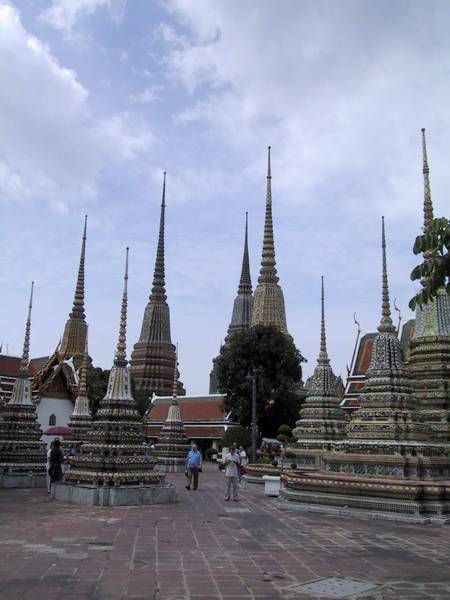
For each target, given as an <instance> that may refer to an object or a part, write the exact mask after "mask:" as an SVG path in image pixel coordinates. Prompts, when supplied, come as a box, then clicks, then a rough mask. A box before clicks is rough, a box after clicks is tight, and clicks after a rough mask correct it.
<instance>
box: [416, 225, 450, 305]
mask: <svg viewBox="0 0 450 600" xmlns="http://www.w3.org/2000/svg"><path fill="white" fill-rule="evenodd" d="M449 250H450V221H448V219H445V218H444V217H441V218H439V219H433V221H432V222H431V224H430V226H429V227H428V229H427V231H426V233H424V234H422V235H418V236H417V237H416V241H415V243H414V248H413V251H414V254H416V255H417V254H423V256H424V260H423V262H422V263H421V264H420V265H417V267H415V268H414V269H413V271H412V273H411V279H412V280H413V281H416V280H417V279H419V280H420V282H421V284H422V289H421V291H420V292H419V293H418V294H416V295H415V296H414V298H412V299H411V301H410V303H409V306H410V308H411V309H412V310H414V309H415V308H416V305H417V304H418V305H419V306H423V305H424V304H426V303H427V302H428V301H429V300H431V299H433V298H435V297H436V293H437V291H438V289H439V288H442V287H446V288H447V292H450V253H449Z"/></svg>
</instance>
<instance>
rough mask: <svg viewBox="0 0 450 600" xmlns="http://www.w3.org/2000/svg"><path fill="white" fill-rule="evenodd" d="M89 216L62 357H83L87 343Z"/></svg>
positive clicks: (63, 339) (62, 343) (61, 352)
mask: <svg viewBox="0 0 450 600" xmlns="http://www.w3.org/2000/svg"><path fill="white" fill-rule="evenodd" d="M86 230H87V215H85V216H84V230H83V240H82V243H81V255H80V264H79V267H78V276H77V285H76V287H75V295H74V299H73V306H72V312H71V313H70V314H69V318H68V320H67V322H66V325H65V327H64V334H63V337H62V341H61V348H60V351H59V353H60V355H61V357H62V358H63V359H64V358H67V357H82V356H83V353H84V346H85V343H86V315H85V313H84V264H85V256H86Z"/></svg>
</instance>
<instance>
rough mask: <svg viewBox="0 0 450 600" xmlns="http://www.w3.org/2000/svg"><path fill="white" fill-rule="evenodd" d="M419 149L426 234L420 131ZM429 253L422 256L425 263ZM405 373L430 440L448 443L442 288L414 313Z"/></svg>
mask: <svg viewBox="0 0 450 600" xmlns="http://www.w3.org/2000/svg"><path fill="white" fill-rule="evenodd" d="M422 148H423V179H424V203H423V232H424V233H427V231H428V229H429V227H430V224H431V222H432V220H433V203H432V200H431V188H430V169H429V166H428V157H427V147H426V140H425V129H422ZM432 257H433V253H430V254H425V255H424V259H425V260H429V259H430V258H432ZM409 370H410V373H411V375H412V376H413V378H414V383H415V391H416V395H417V397H418V399H419V404H420V409H421V411H422V413H423V416H424V419H425V421H426V422H427V423H428V424H429V426H430V428H431V436H432V439H434V440H436V441H442V442H446V441H449V440H450V298H449V295H448V293H447V292H446V290H445V288H441V289H439V290H438V292H437V295H436V298H435V299H434V300H432V301H430V302H428V303H427V304H425V305H424V306H422V307H420V306H417V309H416V331H415V335H414V338H413V340H412V342H411V355H410V363H409Z"/></svg>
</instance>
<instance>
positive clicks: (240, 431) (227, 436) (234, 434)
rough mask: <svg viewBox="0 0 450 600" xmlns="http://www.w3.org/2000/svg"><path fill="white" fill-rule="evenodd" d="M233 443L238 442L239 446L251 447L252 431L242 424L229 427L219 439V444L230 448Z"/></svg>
mask: <svg viewBox="0 0 450 600" xmlns="http://www.w3.org/2000/svg"><path fill="white" fill-rule="evenodd" d="M233 444H236V446H237V447H239V446H243V447H244V448H249V447H250V446H251V444H252V438H251V435H250V431H249V430H248V429H245V427H242V426H239V427H229V428H228V429H227V430H226V431H225V433H224V434H223V436H222V439H221V440H220V441H219V446H220V447H221V448H222V447H225V448H230V447H231V446H232V445H233Z"/></svg>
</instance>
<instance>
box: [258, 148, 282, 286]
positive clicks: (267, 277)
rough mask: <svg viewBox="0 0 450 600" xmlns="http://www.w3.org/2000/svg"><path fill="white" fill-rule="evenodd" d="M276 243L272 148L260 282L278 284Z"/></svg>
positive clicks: (268, 161)
mask: <svg viewBox="0 0 450 600" xmlns="http://www.w3.org/2000/svg"><path fill="white" fill-rule="evenodd" d="M275 264H276V263H275V243H274V240H273V219H272V172H271V165H270V146H268V148H267V188H266V216H265V220H264V239H263V250H262V259H261V271H260V275H259V279H258V282H259V283H263V282H269V283H278V281H279V277H277V269H276V267H275Z"/></svg>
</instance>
